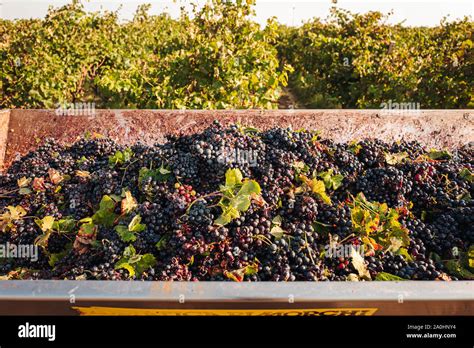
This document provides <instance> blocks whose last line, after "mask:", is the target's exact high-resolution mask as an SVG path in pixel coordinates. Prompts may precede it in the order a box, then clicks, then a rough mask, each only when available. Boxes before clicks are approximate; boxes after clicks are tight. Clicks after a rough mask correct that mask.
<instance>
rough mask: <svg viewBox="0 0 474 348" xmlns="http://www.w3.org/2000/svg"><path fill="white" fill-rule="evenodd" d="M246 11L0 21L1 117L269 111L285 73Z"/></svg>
mask: <svg viewBox="0 0 474 348" xmlns="http://www.w3.org/2000/svg"><path fill="white" fill-rule="evenodd" d="M254 5H255V1H254V0H247V1H236V2H234V1H224V0H212V1H210V2H208V3H206V4H205V5H204V6H202V7H198V6H194V7H193V10H192V12H191V13H188V12H186V11H185V10H184V8H183V9H182V13H181V16H180V18H179V19H172V18H171V17H170V16H169V15H168V14H166V13H163V14H160V15H156V16H152V15H149V14H148V10H149V5H143V6H140V7H138V9H137V11H136V13H135V16H134V17H133V19H132V20H130V21H128V22H125V23H122V22H120V21H119V20H118V15H117V13H116V12H109V11H105V12H93V13H90V12H89V13H88V12H86V11H85V10H84V7H83V5H82V4H81V3H80V2H79V1H73V2H72V3H71V4H69V5H66V6H62V7H59V8H52V9H50V10H49V12H48V14H47V16H46V18H44V19H43V20H38V19H31V20H17V21H7V20H0V56H1V57H2V60H1V63H0V77H1V82H2V86H3V91H2V92H3V93H4V96H2V98H1V100H0V108H15V107H23V108H55V107H57V103H64V102H76V101H80V102H95V103H96V105H97V107H102V108H106V107H109V108H124V109H126V108H155V109H182V108H199V109H203V108H204V109H220V108H256V107H258V108H274V107H276V105H277V100H278V97H279V95H280V87H281V86H284V85H286V81H287V68H285V67H283V68H280V63H279V60H278V56H277V50H276V48H275V42H276V39H277V35H278V34H277V25H276V23H275V22H273V21H272V20H270V21H269V22H268V24H267V26H266V27H265V28H264V29H261V28H260V26H259V24H257V23H256V22H254V21H252V20H251V19H250V17H251V16H252V15H253V13H254V12H253V7H254Z"/></svg>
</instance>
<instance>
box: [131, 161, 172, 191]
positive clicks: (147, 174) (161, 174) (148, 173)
mask: <svg viewBox="0 0 474 348" xmlns="http://www.w3.org/2000/svg"><path fill="white" fill-rule="evenodd" d="M170 177H171V170H169V169H168V168H166V167H164V165H163V164H162V165H161V166H160V168H157V169H148V168H141V169H140V171H139V172H138V186H139V187H142V183H143V181H144V180H146V179H147V178H152V179H153V180H156V181H158V182H164V181H166V180H168V179H169V178H170Z"/></svg>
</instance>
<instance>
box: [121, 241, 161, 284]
mask: <svg viewBox="0 0 474 348" xmlns="http://www.w3.org/2000/svg"><path fill="white" fill-rule="evenodd" d="M154 265H156V259H155V257H154V256H153V255H152V254H144V255H140V254H137V252H136V250H135V248H134V247H133V246H132V245H130V246H128V247H126V248H125V250H124V252H123V256H122V258H121V259H120V260H119V261H118V262H117V263H116V264H115V269H120V268H124V269H126V270H127V271H128V273H130V277H133V276H134V275H138V276H140V275H142V274H143V272H145V271H146V270H147V269H149V268H150V267H153V266H154Z"/></svg>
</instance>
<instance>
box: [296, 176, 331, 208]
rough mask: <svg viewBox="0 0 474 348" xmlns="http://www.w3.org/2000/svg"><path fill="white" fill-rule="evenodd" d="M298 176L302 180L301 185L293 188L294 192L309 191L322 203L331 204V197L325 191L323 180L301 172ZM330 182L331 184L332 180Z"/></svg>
mask: <svg viewBox="0 0 474 348" xmlns="http://www.w3.org/2000/svg"><path fill="white" fill-rule="evenodd" d="M298 178H299V180H300V181H301V182H302V185H301V186H299V187H297V188H296V189H295V193H296V194H300V193H306V192H309V193H312V194H314V195H315V196H316V197H318V198H320V199H321V200H322V201H323V202H324V203H326V204H331V198H330V197H329V196H328V194H327V193H326V185H325V182H324V181H322V180H318V179H316V178H313V179H309V178H308V177H307V176H306V175H303V174H300V175H299V177H298ZM330 184H331V186H332V185H333V182H332V181H331V183H330ZM336 186H337V185H336Z"/></svg>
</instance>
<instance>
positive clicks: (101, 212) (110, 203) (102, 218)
mask: <svg viewBox="0 0 474 348" xmlns="http://www.w3.org/2000/svg"><path fill="white" fill-rule="evenodd" d="M116 203H117V202H116V201H115V200H114V199H113V198H112V197H110V196H107V195H104V196H103V197H102V199H101V200H100V203H99V209H98V210H97V211H96V212H95V213H94V215H93V216H92V219H91V222H93V223H94V224H97V225H104V226H107V227H111V226H113V225H114V221H115V219H116V218H117V214H115V213H114V210H115V204H116Z"/></svg>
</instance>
